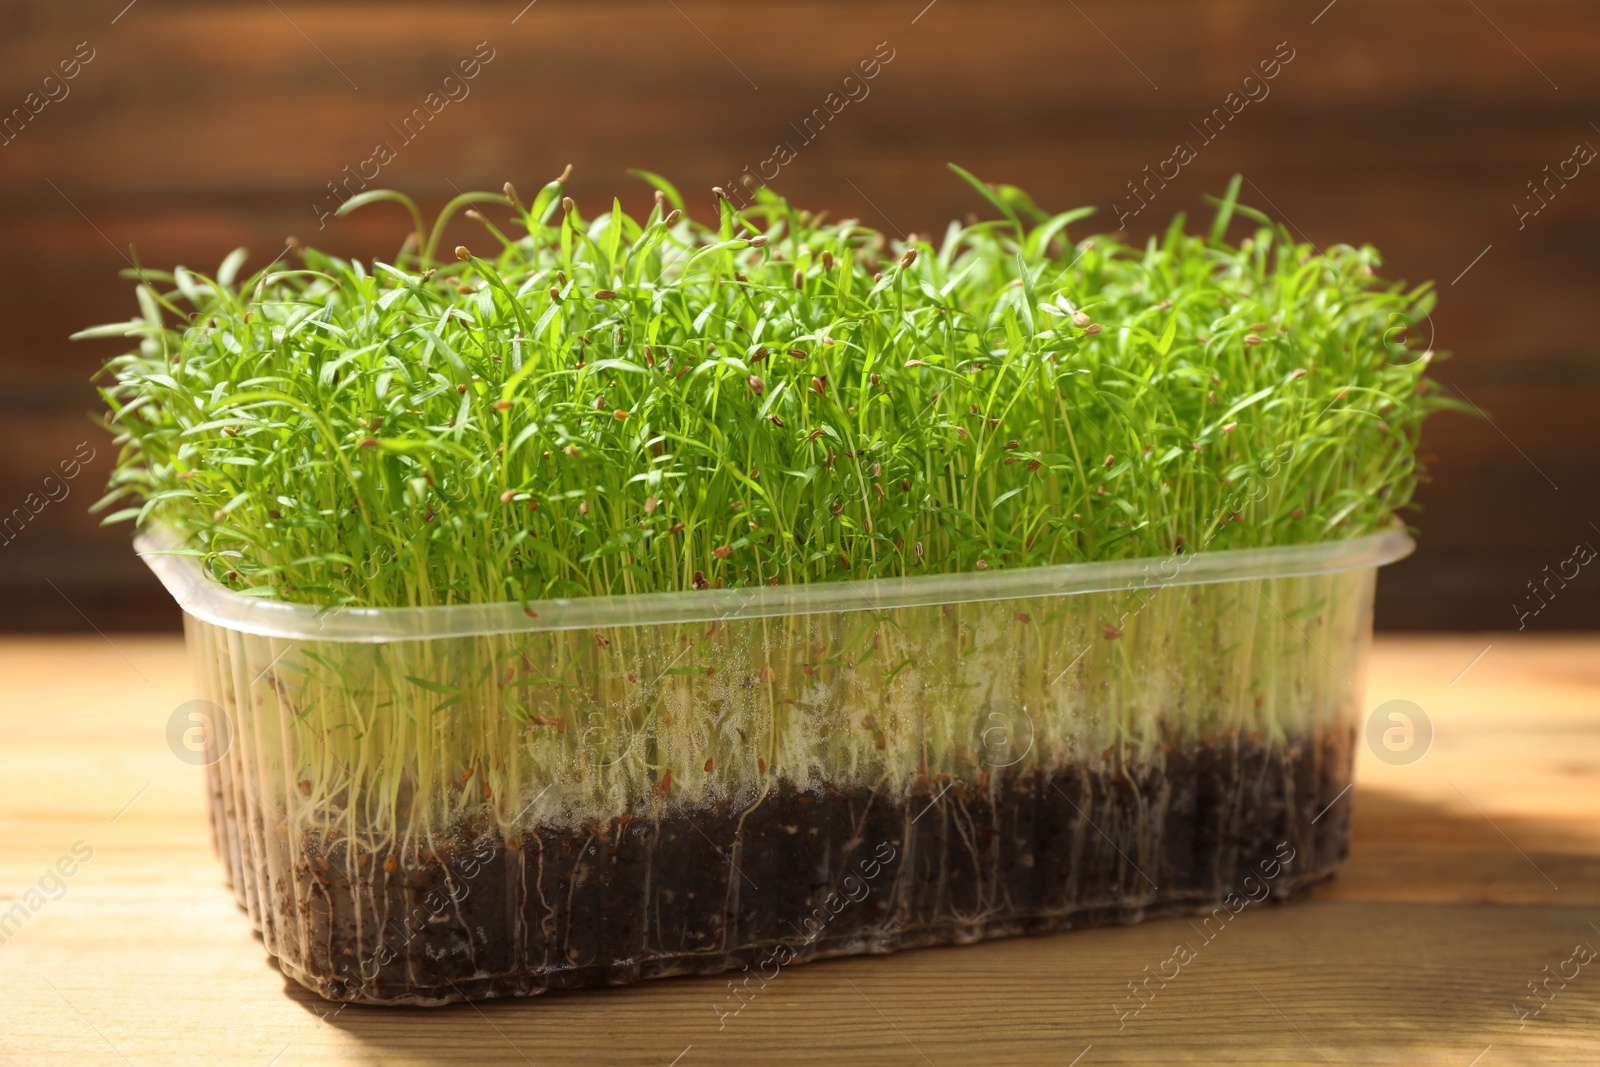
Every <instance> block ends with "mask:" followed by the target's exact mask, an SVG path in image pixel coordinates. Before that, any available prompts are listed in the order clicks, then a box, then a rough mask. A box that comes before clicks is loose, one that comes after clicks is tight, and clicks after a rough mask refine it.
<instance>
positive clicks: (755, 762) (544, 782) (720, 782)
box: [139, 530, 1413, 1012]
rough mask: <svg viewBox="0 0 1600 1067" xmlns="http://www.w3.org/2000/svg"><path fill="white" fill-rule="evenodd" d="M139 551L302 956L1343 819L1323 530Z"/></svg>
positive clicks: (1140, 899)
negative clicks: (997, 565) (716, 551)
mask: <svg viewBox="0 0 1600 1067" xmlns="http://www.w3.org/2000/svg"><path fill="white" fill-rule="evenodd" d="M165 547H166V546H165V543H164V542H163V541H162V540H161V539H160V537H159V536H156V537H148V536H147V537H144V538H141V540H140V542H139V549H140V551H141V553H142V554H143V555H144V556H145V558H146V560H147V562H148V563H149V565H150V566H151V567H152V569H154V570H155V572H156V573H157V574H158V575H159V576H160V577H161V580H162V581H163V582H164V583H165V584H166V586H167V588H168V590H170V592H171V593H172V595H173V596H174V597H175V598H176V599H177V601H178V603H179V604H180V605H181V606H182V607H183V609H184V612H185V625H186V632H187V635H188V643H189V648H190V651H191V655H192V658H193V662H194V667H195V670H196V672H197V677H198V681H199V685H200V690H201V695H202V696H204V697H205V698H206V699H208V700H210V701H212V702H213V703H215V704H216V705H217V706H218V707H219V708H220V709H221V711H222V713H223V717H222V725H223V726H225V727H226V728H224V729H216V730H213V731H212V732H211V733H210V735H209V739H208V745H209V746H210V747H209V749H208V751H207V753H206V759H207V765H208V782H209V789H210V798H211V821H212V826H213V828H214V831H215V839H216V843H217V848H218V851H219V853H220V854H221V855H222V857H223V859H224V862H225V863H226V865H227V869H228V874H229V877H230V880H231V883H232V886H233V889H234V893H235V895H236V896H237V897H238V900H239V903H240V905H241V906H242V907H243V908H244V909H245V910H246V911H247V912H248V913H249V915H250V918H251V920H252V922H254V923H255V925H256V927H257V928H258V929H259V930H260V931H261V934H262V937H263V939H264V940H265V943H266V946H267V950H268V951H269V952H270V953H271V954H272V955H273V956H274V957H275V958H276V959H277V961H278V963H279V965H280V966H281V967H282V969H283V970H284V972H285V973H287V974H288V975H290V976H291V977H293V978H294V979H296V980H297V981H299V982H300V983H302V984H303V985H305V986H306V987H307V988H309V989H311V990H313V991H315V992H317V993H319V994H321V995H323V996H325V997H328V998H331V999H335V1000H344V1001H357V1002H362V1003H371V1004H440V1003H445V1002H448V1001H454V1000H462V999H478V998H483V997H494V996H522V995H527V994H532V993H539V992H543V991H545V990H547V989H555V988H567V987H574V986H590V985H599V984H615V983H627V982H633V981H637V980H639V979H641V978H652V977H659V976H664V975H672V974H709V973H714V972H720V971H724V970H729V969H735V970H739V971H740V972H741V973H740V974H738V975H735V976H734V981H733V982H732V983H730V993H729V995H728V998H727V1000H728V1003H727V1010H728V1011H729V1012H733V1011H736V1010H737V1008H738V1007H739V1005H740V1004H742V1003H744V1001H745V999H746V998H747V997H748V996H751V995H753V994H754V991H755V990H756V989H758V988H759V986H760V985H761V984H764V983H765V982H767V981H770V980H771V979H772V978H773V977H774V976H775V975H776V973H777V971H778V970H780V969H781V968H783V967H785V966H788V965H791V964H793V963H796V962H800V961H803V960H808V959H815V958H819V957H825V956H837V955H847V954H853V953H866V952H871V953H883V952H890V951H894V950H896V949H901V948H909V947H913V946H921V945H932V944H942V943H950V942H970V941H976V940H980V939H983V938H989V937H1000V936H1007V935H1013V934H1020V933H1034V932H1044V931H1051V930H1060V929H1066V928H1073V927H1083V926H1095V925H1101V924H1106V923H1130V922H1135V921H1138V920H1140V919H1141V918H1145V917H1148V916H1152V915H1162V914H1181V913H1202V912H1211V911H1213V910H1215V909H1218V908H1224V909H1228V910H1230V911H1232V910H1237V907H1242V906H1243V903H1242V902H1243V901H1245V900H1247V899H1248V900H1257V899H1265V898H1268V897H1270V898H1272V899H1284V898H1287V897H1291V896H1294V895H1296V894H1298V893H1301V892H1303V891H1305V890H1306V889H1308V888H1310V887H1313V886H1315V885H1317V884H1319V883H1321V882H1323V881H1325V880H1326V879H1328V878H1329V877H1331V876H1332V874H1333V872H1334V871H1335V870H1336V868H1337V867H1338V866H1339V865H1340V864H1341V863H1342V862H1343V860H1344V859H1345V856H1346V854H1347V851H1348V844H1349V828H1350V814H1351V801H1350V798H1349V797H1347V796H1346V795H1345V793H1346V789H1347V787H1348V786H1349V785H1350V782H1351V769H1352V760H1353V754H1354V750H1353V746H1354V744H1355V738H1356V733H1357V720H1358V715H1359V706H1360V702H1361V699H1362V695H1363V685H1364V676H1365V670H1366V660H1367V653H1368V649H1369V646H1370V641H1371V630H1372V594H1373V585H1374V579H1375V575H1376V568H1377V567H1378V566H1380V565H1381V564H1384V563H1388V562H1390V561H1392V560H1396V559H1399V558H1401V557H1403V556H1405V555H1406V554H1408V553H1409V552H1410V551H1411V549H1412V547H1413V545H1412V542H1411V540H1410V538H1409V537H1407V536H1406V535H1405V534H1404V533H1403V532H1401V531H1399V530H1392V531H1388V532H1384V533H1381V534H1377V535H1373V536H1369V537H1363V538H1359V539H1353V540H1348V541H1338V542H1327V543H1323V544H1316V545H1298V546H1288V547H1281V548H1265V549H1249V550H1243V551H1225V552H1205V553H1199V554H1190V555H1186V556H1185V555H1179V556H1173V557H1169V558H1157V559H1144V560H1127V561H1115V562H1107V563H1094V564H1072V565H1066V566H1055V567H1038V568H1028V569H1019V570H989V571H981V572H976V573H968V574H949V575H931V576H926V577H915V578H906V579H900V580H893V581H877V582H828V583H821V584H812V585H804V586H792V587H769V588H760V589H753V590H709V591H704V592H685V593H662V594H649V595H641V596H631V597H594V598H586V599H574V600H552V601H543V602H538V603H534V604H532V605H527V606H525V605H522V604H487V605H470V606H458V607H435V608H382V609H349V608H342V609H334V610H327V611H324V610H319V609H317V608H314V607H310V606H306V605H296V604H287V603H281V602H273V601H267V600H262V599H259V598H251V597H244V596H240V595H237V594H234V593H231V592H229V591H227V590H225V589H222V588H221V587H219V586H217V585H216V584H214V583H211V582H209V581H208V580H206V579H205V578H204V577H203V576H202V574H201V572H200V570H199V568H198V566H197V564H196V563H195V561H194V560H193V558H192V557H187V556H182V555H173V554H166V552H165V551H164V549H165Z"/></svg>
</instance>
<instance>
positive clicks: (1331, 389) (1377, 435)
mask: <svg viewBox="0 0 1600 1067" xmlns="http://www.w3.org/2000/svg"><path fill="white" fill-rule="evenodd" d="M961 174H962V176H963V177H964V178H967V179H968V180H970V181H973V182H975V184H976V187H977V188H978V189H979V190H980V191H984V190H986V189H989V187H986V186H984V185H983V184H982V183H981V182H976V180H975V179H972V178H971V176H970V175H966V174H965V172H961ZM641 176H643V177H645V178H646V179H647V180H650V181H651V182H652V183H653V184H656V185H657V187H658V188H659V189H661V190H662V192H661V193H660V194H659V195H658V196H657V206H656V208H655V209H654V210H653V211H652V212H651V213H650V215H649V217H648V218H647V219H645V220H644V221H643V222H642V223H641V222H639V221H636V220H635V219H633V218H631V217H629V216H628V215H626V214H624V213H623V212H622V210H621V207H620V205H619V204H613V205H612V206H611V207H610V209H609V210H606V211H603V212H601V213H600V214H599V215H597V216H596V217H594V218H592V219H585V218H583V216H582V215H581V213H580V212H579V210H578V208H577V206H576V205H575V204H573V203H572V202H571V201H570V200H569V199H566V198H564V197H563V196H562V190H561V186H560V184H559V183H558V182H552V183H550V184H549V185H547V186H545V187H544V188H543V189H542V190H541V191H540V193H539V195H538V196H537V197H536V198H535V199H534V201H533V203H532V204H531V205H523V204H521V203H520V201H518V200H517V198H516V197H515V193H514V191H512V190H510V187H509V186H508V187H507V191H508V196H507V197H501V196H499V195H497V194H469V195H468V196H467V197H461V198H457V200H455V201H452V202H451V204H450V205H449V206H448V207H447V208H446V209H445V215H444V217H443V218H441V219H440V221H439V223H437V224H436V225H435V226H434V227H433V228H432V230H431V232H430V233H429V235H428V236H427V237H426V239H424V238H423V236H422V235H423V231H424V227H423V225H422V222H421V216H420V214H418V213H417V212H416V211H415V205H414V204H412V203H411V201H410V200H409V199H407V198H405V197H403V196H400V195H399V194H391V193H383V194H368V200H369V202H370V201H371V200H388V201H393V202H395V203H399V204H401V205H402V206H404V207H405V208H406V210H407V211H408V212H410V213H411V215H412V216H413V224H414V228H415V231H416V232H415V234H414V235H413V236H412V237H410V238H409V239H408V240H407V243H406V245H405V247H404V248H403V249H402V251H401V254H400V255H399V256H398V257H397V260H396V262H395V263H394V264H389V263H382V262H374V263H372V264H371V265H370V266H369V265H367V264H364V263H362V262H360V261H345V260H340V259H336V258H334V257H331V256H328V255H325V254H323V253H321V252H317V251H315V250H312V249H305V250H303V251H301V252H300V256H301V258H302V259H303V261H304V262H303V264H299V265H295V264H288V263H275V264H274V265H272V266H269V267H268V268H267V269H266V270H264V271H262V272H260V273H258V274H256V275H255V276H253V277H250V278H248V279H245V280H239V279H238V278H237V273H238V270H239V267H240V265H241V263H242V260H243V256H242V253H235V254H234V255H233V256H230V257H229V258H228V260H227V261H226V262H225V263H224V264H223V266H222V268H221V270H220V271H219V272H218V274H217V275H216V276H215V277H206V276H202V275H200V274H197V273H194V272H191V271H187V270H184V269H182V268H179V269H178V270H176V271H174V272H173V273H171V274H158V273H155V272H149V271H144V272H140V274H139V275H138V277H139V278H140V281H139V284H138V286H137V290H136V292H137V296H138V300H139V305H140V308H141V311H142V315H141V317H140V318H139V319H137V320H134V321H133V322H130V323H127V324H120V325H117V326H112V327H99V328H96V329H95V330H91V331H85V334H89V335H98V336H103V335H105V334H107V333H120V334H125V335H127V336H130V337H136V338H138V339H139V344H138V348H137V350H136V351H133V352H130V353H128V354H126V355H123V356H120V357H118V358H116V359H114V360H112V361H111V362H110V363H109V364H108V366H107V368H106V370H105V371H104V372H103V373H104V375H105V376H106V377H107V378H108V381H107V382H106V384H105V385H104V387H103V389H102V394H103V396H104V397H105V400H106V403H107V405H108V407H109V415H108V418H107V426H108V427H109V428H110V430H111V431H112V432H113V433H114V434H115V435H116V436H117V441H118V442H119V444H120V445H121V449H122V450H121V456H120V461H119V463H118V466H117V468H116V471H115V473H114V475H113V477H112V479H111V485H110V492H109V494H108V496H107V497H106V499H105V500H104V501H102V505H109V504H111V503H114V502H121V503H123V504H124V505H125V506H124V507H123V508H122V509H121V510H118V511H116V512H114V513H113V514H112V515H110V516H109V518H108V521H112V520H117V519H124V518H130V517H133V518H137V519H138V521H139V522H140V523H145V524H159V525H163V526H166V527H170V528H172V529H174V530H176V531H177V532H179V533H180V534H181V535H183V536H184V537H185V538H186V539H187V541H188V543H189V544H190V545H191V547H192V548H193V549H194V550H195V551H196V552H197V553H199V554H200V555H201V557H202V559H203V562H204V564H205V566H206V570H207V573H208V574H210V575H211V576H212V577H214V578H216V579H217V580H219V581H223V582H225V583H226V584H228V585H229V586H230V587H232V588H234V589H238V590H241V591H246V592H249V593H251V594H254V595H260V596H269V597H278V598H283V599H288V600H296V601H303V602H314V603H325V604H362V605H372V606H396V605H424V604H446V603H488V602H494V601H503V600H519V599H520V600H536V599H541V598H545V597H556V596H583V595H594V594H609V593H634V592H655V591H662V590H673V589H691V588H706V587H710V586H724V585H726V586H749V585H752V584H755V583H773V584H777V583H785V582H808V581H828V580H836V579H843V578H867V577H874V576H888V575H907V574H921V573H930V572H949V571H968V570H972V569H982V568H996V567H1025V566H1032V565H1038V564H1048V563H1066V562H1076V561H1087V560H1103V559H1112V558H1121V557H1138V556H1154V555H1162V554H1165V553H1168V552H1172V551H1175V550H1179V549H1187V550H1190V551H1194V550H1200V549H1204V548H1221V547H1230V548H1238V547H1248V546H1257V545H1269V544H1284V543H1290V542H1306V541H1320V540H1327V539H1330V538H1342V537H1350V536H1356V535H1359V534H1365V533H1369V532H1372V531H1374V530H1376V529H1379V528H1381V527H1383V526H1385V525H1386V524H1388V523H1390V522H1391V521H1392V517H1393V515H1394V513H1395V511H1396V510H1397V509H1400V508H1402V507H1404V506H1405V505H1406V504H1407V503H1408V502H1409V501H1410V499H1411V495H1412V492H1413V489H1414V487H1415V484H1416V481H1417V477H1418V473H1419V470H1418V465H1417V461H1416V458H1415V449H1416V444H1417V438H1418V434H1419V432H1420V426H1421V422H1422V420H1423V418H1424V416H1425V415H1426V414H1427V413H1429V412H1430V411H1432V410H1437V409H1439V408H1441V407H1445V406H1448V404H1449V401H1447V400H1445V399H1443V398H1442V397H1440V396H1438V395H1437V393H1436V392H1435V391H1434V390H1433V389H1432V388H1431V385H1430V383H1429V382H1428V381H1427V380H1426V379H1424V377H1423V373H1424V369H1425V366H1426V364H1427V363H1428V360H1429V356H1430V355H1431V353H1419V352H1416V351H1413V350H1412V349H1411V348H1409V347H1408V342H1407V341H1406V340H1405V339H1404V332H1403V331H1404V329H1405V328H1406V327H1408V326H1413V325H1415V324H1416V323H1417V322H1419V321H1421V320H1422V319H1423V318H1424V317H1425V315H1426V313H1427V311H1428V310H1429V308H1430V307H1431V304H1432V300H1433V294H1432V291H1431V287H1430V286H1427V285H1424V286H1421V287H1419V288H1416V289H1410V290H1408V289H1406V288H1404V287H1403V286H1400V285H1396V284H1392V283H1388V282H1384V281H1381V280H1380V279H1378V278H1377V277H1376V276H1375V275H1374V273H1373V269H1374V268H1375V267H1376V266H1377V265H1378V256H1377V253H1376V252H1375V251H1374V250H1372V249H1371V248H1352V247H1347V246H1335V247H1332V248H1329V249H1328V250H1327V252H1326V254H1325V255H1324V254H1320V253H1318V252H1317V251H1316V250H1315V249H1313V248H1312V247H1311V246H1309V245H1306V244H1304V243H1299V242H1296V241H1294V240H1293V239H1292V238H1291V237H1290V235H1289V234H1288V233H1287V232H1286V231H1285V230H1284V229H1283V228H1281V227H1278V226H1274V225H1272V224H1270V222H1269V221H1268V220H1266V218H1265V217H1264V216H1261V215H1260V214H1259V213H1257V212H1254V211H1251V210H1249V209H1247V208H1245V207H1243V206H1239V205H1236V204H1235V202H1234V200H1235V195H1234V194H1235V193H1236V190H1237V183H1236V184H1235V188H1234V190H1231V191H1230V193H1229V195H1228V197H1227V198H1225V200H1224V201H1223V202H1222V206H1221V208H1220V211H1219V218H1218V225H1217V226H1216V227H1214V228H1213V231H1212V233H1211V235H1209V236H1190V235H1188V234H1186V233H1185V231H1184V228H1183V219H1182V218H1181V217H1180V218H1178V219H1177V220H1175V221H1174V222H1173V225H1172V226H1171V227H1170V228H1169V229H1168V230H1167V231H1166V233H1165V235H1164V236H1163V237H1162V238H1161V239H1159V240H1157V239H1152V240H1151V241H1150V242H1149V243H1147V244H1146V245H1144V246H1142V247H1137V246H1130V245H1126V244H1122V243H1120V242H1119V241H1117V240H1116V238H1114V237H1111V236H1095V237H1092V238H1088V239H1078V240H1074V239H1073V238H1072V237H1071V236H1069V234H1068V226H1070V225H1072V224H1073V223H1075V222H1076V221H1077V220H1079V219H1081V218H1082V217H1083V216H1084V215H1085V214H1086V212H1084V211H1077V212H1068V213H1065V214H1061V215H1055V216H1046V215H1044V214H1043V213H1041V212H1039V211H1038V209H1037V208H1035V207H1033V204H1032V202H1031V201H1030V200H1028V199H1027V197H1026V196H1025V194H1022V193H1021V192H1020V191H1019V190H1013V189H1010V188H1009V187H999V188H998V191H995V190H992V189H990V190H989V191H988V192H987V193H986V195H987V196H988V198H989V201H990V203H991V204H992V205H993V206H994V207H995V208H997V209H998V210H1000V211H1001V212H1002V213H1003V214H1004V215H1005V217H1004V218H1003V219H1000V220H996V221H988V222H978V223H974V224H972V225H968V226H961V225H957V224H954V223H952V224H951V225H950V226H949V228H948V229H947V230H946V231H945V233H944V235H943V236H942V237H940V238H938V239H937V240H930V239H923V238H919V237H916V236H913V238H912V239H911V240H910V241H908V242H899V241H893V240H889V239H886V237H885V236H884V235H883V234H881V233H877V232H874V231H873V230H871V229H869V228H867V227H864V226H862V225H861V224H860V223H859V222H857V221H855V220H846V221H842V222H830V221H827V220H826V219H825V218H822V217H819V216H813V215H811V214H809V213H807V212H804V211H797V210H795V209H793V208H792V207H791V206H790V205H789V204H788V203H787V202H786V201H784V200H782V199H781V198H779V197H778V196H776V195H775V194H773V193H771V192H770V191H767V190H760V191H758V192H757V193H756V194H755V196H756V199H755V201H754V203H753V205H752V206H751V207H750V208H749V209H747V210H744V211H738V210H735V209H734V207H733V206H732V205H731V204H730V203H729V202H728V201H727V200H720V201H719V202H718V203H719V209H720V212H719V218H718V219H717V220H716V221H715V225H713V226H706V225H702V224H700V223H697V222H694V221H692V220H690V219H689V218H688V217H687V216H686V215H684V214H683V213H682V212H680V211H678V210H675V209H674V208H673V207H672V204H673V203H678V202H680V201H679V200H678V197H677V193H676V191H675V190H672V189H671V187H670V186H669V185H667V184H666V183H665V182H664V181H661V180H660V179H657V178H655V177H654V176H653V175H641ZM474 204H475V205H476V208H474V209H472V210H469V211H468V215H469V216H471V217H473V218H475V219H476V220H477V221H478V222H480V223H481V225H482V227H483V230H484V235H483V237H482V239H481V240H474V246H475V247H474V249H473V252H471V253H469V252H468V251H467V250H466V249H465V248H458V249H457V250H456V253H457V258H455V259H451V260H449V261H448V262H444V263H436V262H434V261H433V257H434V253H435V252H436V251H437V246H438V244H439V242H440V240H441V235H442V233H443V223H444V222H445V221H446V220H447V219H448V217H449V216H450V215H452V214H454V213H455V212H457V211H460V210H462V209H465V208H468V207H469V206H471V205H474ZM349 206H351V205H347V207H349ZM1019 207H1020V208H1021V213H1020V214H1019V212H1018V209H1019ZM376 210H393V208H392V207H388V208H385V207H380V208H377V209H376ZM479 211H482V212H483V214H479ZM507 216H509V220H507ZM1230 218H1232V219H1233V220H1234V224H1235V225H1237V224H1238V221H1239V219H1240V218H1248V219H1251V220H1254V222H1255V223H1257V224H1258V225H1257V228H1256V229H1255V230H1254V232H1252V233H1250V234H1249V236H1247V237H1245V238H1244V239H1243V240H1242V242H1241V243H1240V244H1239V245H1237V246H1234V245H1230V244H1227V243H1226V241H1225V237H1224V235H1225V233H1226V231H1227V229H1228V224H1229V219H1230ZM1030 223H1031V224H1030ZM419 246H420V247H419ZM485 251H487V252H488V254H483V253H485Z"/></svg>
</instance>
